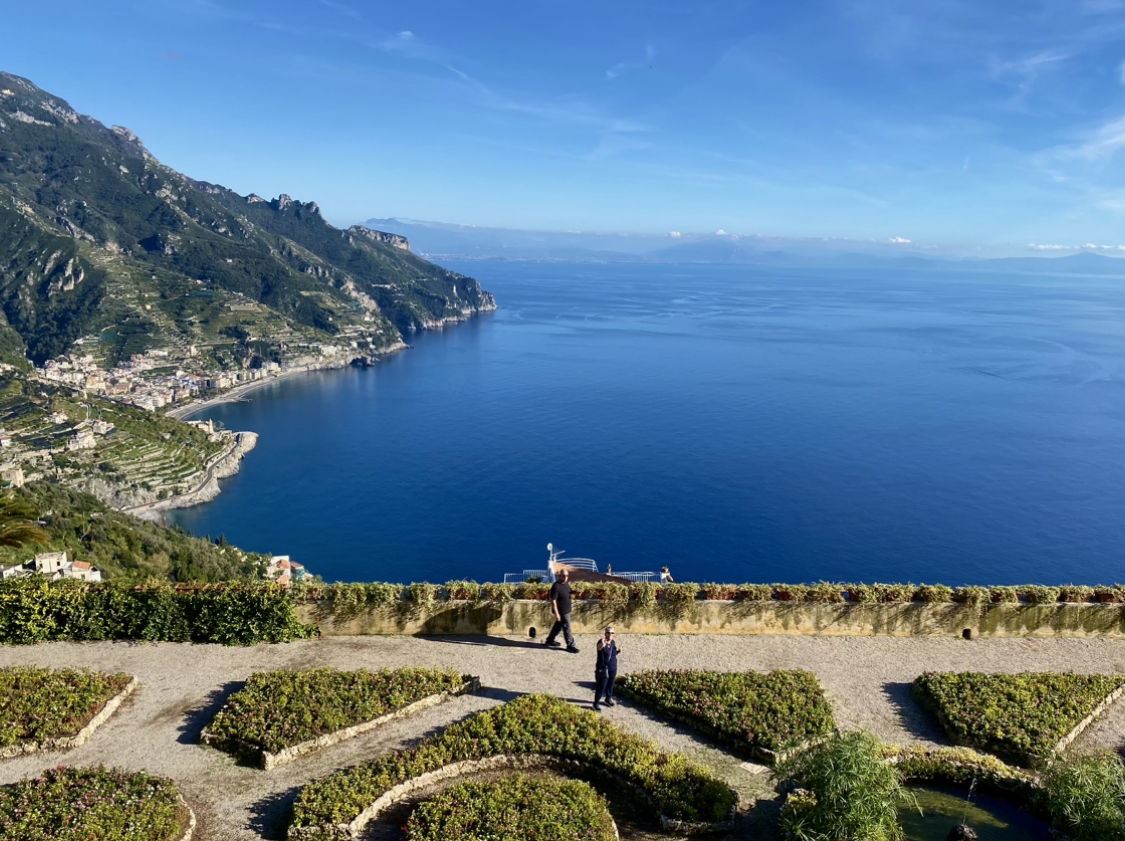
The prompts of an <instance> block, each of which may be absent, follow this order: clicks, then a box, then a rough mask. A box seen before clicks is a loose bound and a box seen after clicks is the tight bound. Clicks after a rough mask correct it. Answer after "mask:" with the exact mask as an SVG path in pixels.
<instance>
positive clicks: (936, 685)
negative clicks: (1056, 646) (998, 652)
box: [913, 672, 1125, 765]
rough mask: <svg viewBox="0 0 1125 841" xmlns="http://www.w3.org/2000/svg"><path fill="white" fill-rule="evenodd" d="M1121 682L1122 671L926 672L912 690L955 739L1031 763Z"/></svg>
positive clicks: (1051, 748) (1123, 680) (1123, 679)
mask: <svg viewBox="0 0 1125 841" xmlns="http://www.w3.org/2000/svg"><path fill="white" fill-rule="evenodd" d="M1122 683H1125V677H1123V676H1121V675H1076V674H1055V673H1051V672H1039V673H1035V672H1025V673H1022V674H1014V675H1002V674H982V673H979V672H927V673H926V674H923V675H920V676H919V677H918V678H916V679H915V681H914V685H913V693H914V697H915V698H916V699H917V700H918V702H919V703H920V704H921V705H922V706H923V707H925V708H926V709H928V710H929V711H930V712H932V713H934V714H935V715H936V717H937V718H938V720H939V721H940V722H941V723H942V726H943V727H944V728H945V730H946V733H947V734H948V735H949V738H950V739H952V740H953V741H954V742H955V743H956V744H959V745H966V746H968V747H973V748H977V749H979V750H985V751H988V752H989V753H994V754H997V755H998V756H1002V757H1004V758H1006V759H1009V760H1011V761H1013V762H1017V763H1020V764H1023V765H1031V764H1034V763H1035V762H1036V761H1037V760H1040V759H1045V758H1047V757H1049V756H1051V754H1052V752H1053V751H1054V749H1055V746H1056V745H1057V744H1058V742H1059V740H1060V739H1062V737H1063V736H1065V735H1066V734H1067V733H1069V732H1070V731H1071V730H1073V729H1074V728H1075V727H1076V726H1078V724H1079V723H1080V722H1081V721H1082V720H1083V719H1084V718H1086V717H1087V716H1088V715H1090V714H1091V713H1092V712H1093V711H1094V708H1095V707H1097V706H1098V704H1100V703H1101V702H1102V701H1103V700H1105V697H1106V696H1107V695H1108V694H1109V693H1110V692H1112V691H1113V690H1115V689H1117V688H1118V687H1119V686H1121V685H1122Z"/></svg>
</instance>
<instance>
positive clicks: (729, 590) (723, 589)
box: [699, 583, 738, 602]
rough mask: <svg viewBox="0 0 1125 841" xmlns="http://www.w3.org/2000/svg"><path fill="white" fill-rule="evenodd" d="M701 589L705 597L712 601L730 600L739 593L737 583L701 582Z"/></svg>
mask: <svg viewBox="0 0 1125 841" xmlns="http://www.w3.org/2000/svg"><path fill="white" fill-rule="evenodd" d="M699 589H700V590H702V591H703V598H705V599H710V600H711V601H722V602H730V601H734V597H735V596H737V595H738V585H737V584H714V583H711V584H700V585H699Z"/></svg>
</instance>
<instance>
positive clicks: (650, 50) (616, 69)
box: [605, 44, 656, 82]
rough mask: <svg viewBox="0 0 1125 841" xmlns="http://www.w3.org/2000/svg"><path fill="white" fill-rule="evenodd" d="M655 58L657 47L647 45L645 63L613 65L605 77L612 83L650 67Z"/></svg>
mask: <svg viewBox="0 0 1125 841" xmlns="http://www.w3.org/2000/svg"><path fill="white" fill-rule="evenodd" d="M654 58H656V47H654V46H653V45H652V44H647V45H646V46H645V57H644V60H643V61H619V62H618V63H617V64H615V65H613V67H611V68H609V70H607V71H605V77H606V78H607V79H609V80H610V81H611V82H612V81H613V80H614V79H616V78H618V77H619V76H622V75H624V74H625V73H628V72H630V71H632V70H641V69H643V68H645V67H648V66H650V65H651V64H652V60H653V59H654Z"/></svg>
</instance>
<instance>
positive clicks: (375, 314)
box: [0, 73, 495, 370]
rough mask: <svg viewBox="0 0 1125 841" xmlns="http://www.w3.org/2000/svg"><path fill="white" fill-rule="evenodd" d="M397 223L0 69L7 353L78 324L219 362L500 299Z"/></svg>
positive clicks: (0, 267) (355, 341)
mask: <svg viewBox="0 0 1125 841" xmlns="http://www.w3.org/2000/svg"><path fill="white" fill-rule="evenodd" d="M406 246H407V243H406V241H405V240H403V239H402V238H399V237H393V236H390V235H385V234H380V233H379V232H373V231H369V230H368V229H366V228H363V227H360V226H355V227H353V228H351V229H349V230H346V231H345V230H339V229H337V228H334V227H332V226H331V225H329V224H328V223H327V222H326V221H325V220H324V219H323V217H322V216H321V215H320V210H319V208H318V207H317V205H316V204H315V203H314V202H308V203H304V202H300V201H294V200H292V199H290V198H289V197H288V196H284V195H283V196H280V197H279V198H277V199H274V200H272V201H266V200H264V199H261V198H259V197H258V196H254V195H250V196H240V195H238V194H236V193H234V192H232V191H230V190H228V189H226V188H223V187H220V186H217V185H213V184H209V183H206V182H203V181H196V180H193V179H191V178H188V177H187V176H185V175H181V174H180V173H178V172H175V171H174V170H172V169H170V168H168V167H166V166H164V165H162V164H161V163H160V162H159V161H158V160H157V159H156V158H155V157H154V156H153V155H152V154H151V153H149V151H148V150H147V149H145V147H144V145H143V144H142V143H141V141H140V139H138V138H137V137H136V136H135V135H134V134H133V133H132V132H130V131H129V130H127V129H124V128H121V127H120V126H115V127H113V128H112V129H111V128H107V127H106V126H104V125H102V124H101V123H100V122H98V121H97V120H94V119H92V118H90V117H86V116H83V115H80V114H78V113H76V112H75V111H74V110H73V109H72V108H71V107H70V106H69V105H68V104H67V103H66V102H64V101H63V100H61V99H58V98H57V97H54V96H52V95H50V94H48V93H46V92H44V91H42V90H40V89H39V88H37V87H36V86H35V85H34V84H32V83H31V82H29V81H28V80H26V79H22V78H20V77H18V76H13V75H10V74H5V73H0V313H2V316H3V317H2V318H0V354H3V355H4V356H5V357H6V358H7V360H8V361H18V360H17V358H19V357H22V356H23V354H24V353H26V354H27V356H28V357H29V358H31V359H32V360H33V361H35V362H36V363H42V362H43V361H44V360H46V359H48V358H53V357H56V356H58V355H60V354H62V353H65V352H67V351H68V350H70V349H71V348H72V346H73V343H74V342H75V341H76V340H77V339H80V338H82V339H85V340H86V341H84V343H83V344H84V348H83V349H84V352H86V353H92V354H94V355H95V356H96V357H97V358H99V359H100V360H101V361H103V362H104V363H105V364H107V365H112V364H113V363H114V362H116V361H118V360H120V359H122V358H126V357H128V356H129V355H130V354H132V353H137V352H140V351H143V350H145V349H147V348H152V347H159V348H168V349H170V350H171V351H173V352H174V351H176V350H178V349H180V350H183V349H186V348H188V347H190V346H194V347H197V348H198V349H199V350H200V352H201V353H200V356H199V359H200V360H201V361H202V362H204V363H206V364H207V365H208V366H209V367H210V368H211V369H213V370H218V369H224V368H228V369H229V368H239V367H247V366H249V365H251V364H253V360H254V359H255V358H257V359H259V360H261V359H276V360H280V361H282V362H284V360H285V359H286V358H288V357H291V356H294V355H300V354H302V353H304V352H307V349H308V347H310V346H314V345H316V344H330V345H334V346H340V345H343V346H344V347H348V348H351V349H352V350H353V351H354V352H355V354H356V355H363V354H368V353H376V352H379V351H383V350H386V349H389V348H392V347H395V346H396V345H398V344H399V343H400V342H401V341H402V336H403V334H404V333H409V332H411V331H413V330H418V329H423V328H425V327H431V326H436V325H439V324H441V323H443V322H445V321H450V320H460V319H464V318H467V317H470V316H471V315H473V314H475V313H478V312H481V311H486V310H489V309H492V308H494V307H495V304H494V302H493V300H492V296H491V295H489V294H488V293H487V292H484V291H482V290H481V288H480V285H479V284H478V283H477V282H476V281H475V280H473V279H472V278H468V277H464V276H463V275H459V274H457V273H455V272H450V271H447V270H445V269H442V268H441V267H439V266H435V265H433V264H432V263H429V262H427V261H425V260H422V259H421V258H419V257H417V256H415V255H414V254H412V253H411V252H410V250H409V248H408V247H406Z"/></svg>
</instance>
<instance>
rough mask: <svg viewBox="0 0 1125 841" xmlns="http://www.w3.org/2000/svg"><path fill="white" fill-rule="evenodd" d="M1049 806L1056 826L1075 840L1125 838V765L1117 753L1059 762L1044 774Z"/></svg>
mask: <svg viewBox="0 0 1125 841" xmlns="http://www.w3.org/2000/svg"><path fill="white" fill-rule="evenodd" d="M1044 784H1045V789H1046V807H1047V811H1048V813H1049V814H1050V815H1051V820H1052V822H1053V824H1054V826H1055V828H1056V829H1058V830H1060V831H1062V832H1064V833H1066V834H1067V835H1068V836H1070V837H1071V838H1073V839H1074V841H1122V839H1125V765H1122V762H1121V757H1119V756H1117V755H1115V754H1109V753H1107V754H1094V755H1088V756H1081V757H1078V758H1076V759H1072V760H1070V761H1067V762H1056V763H1054V764H1052V765H1051V766H1050V767H1048V768H1047V771H1046V774H1045V775H1044Z"/></svg>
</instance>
